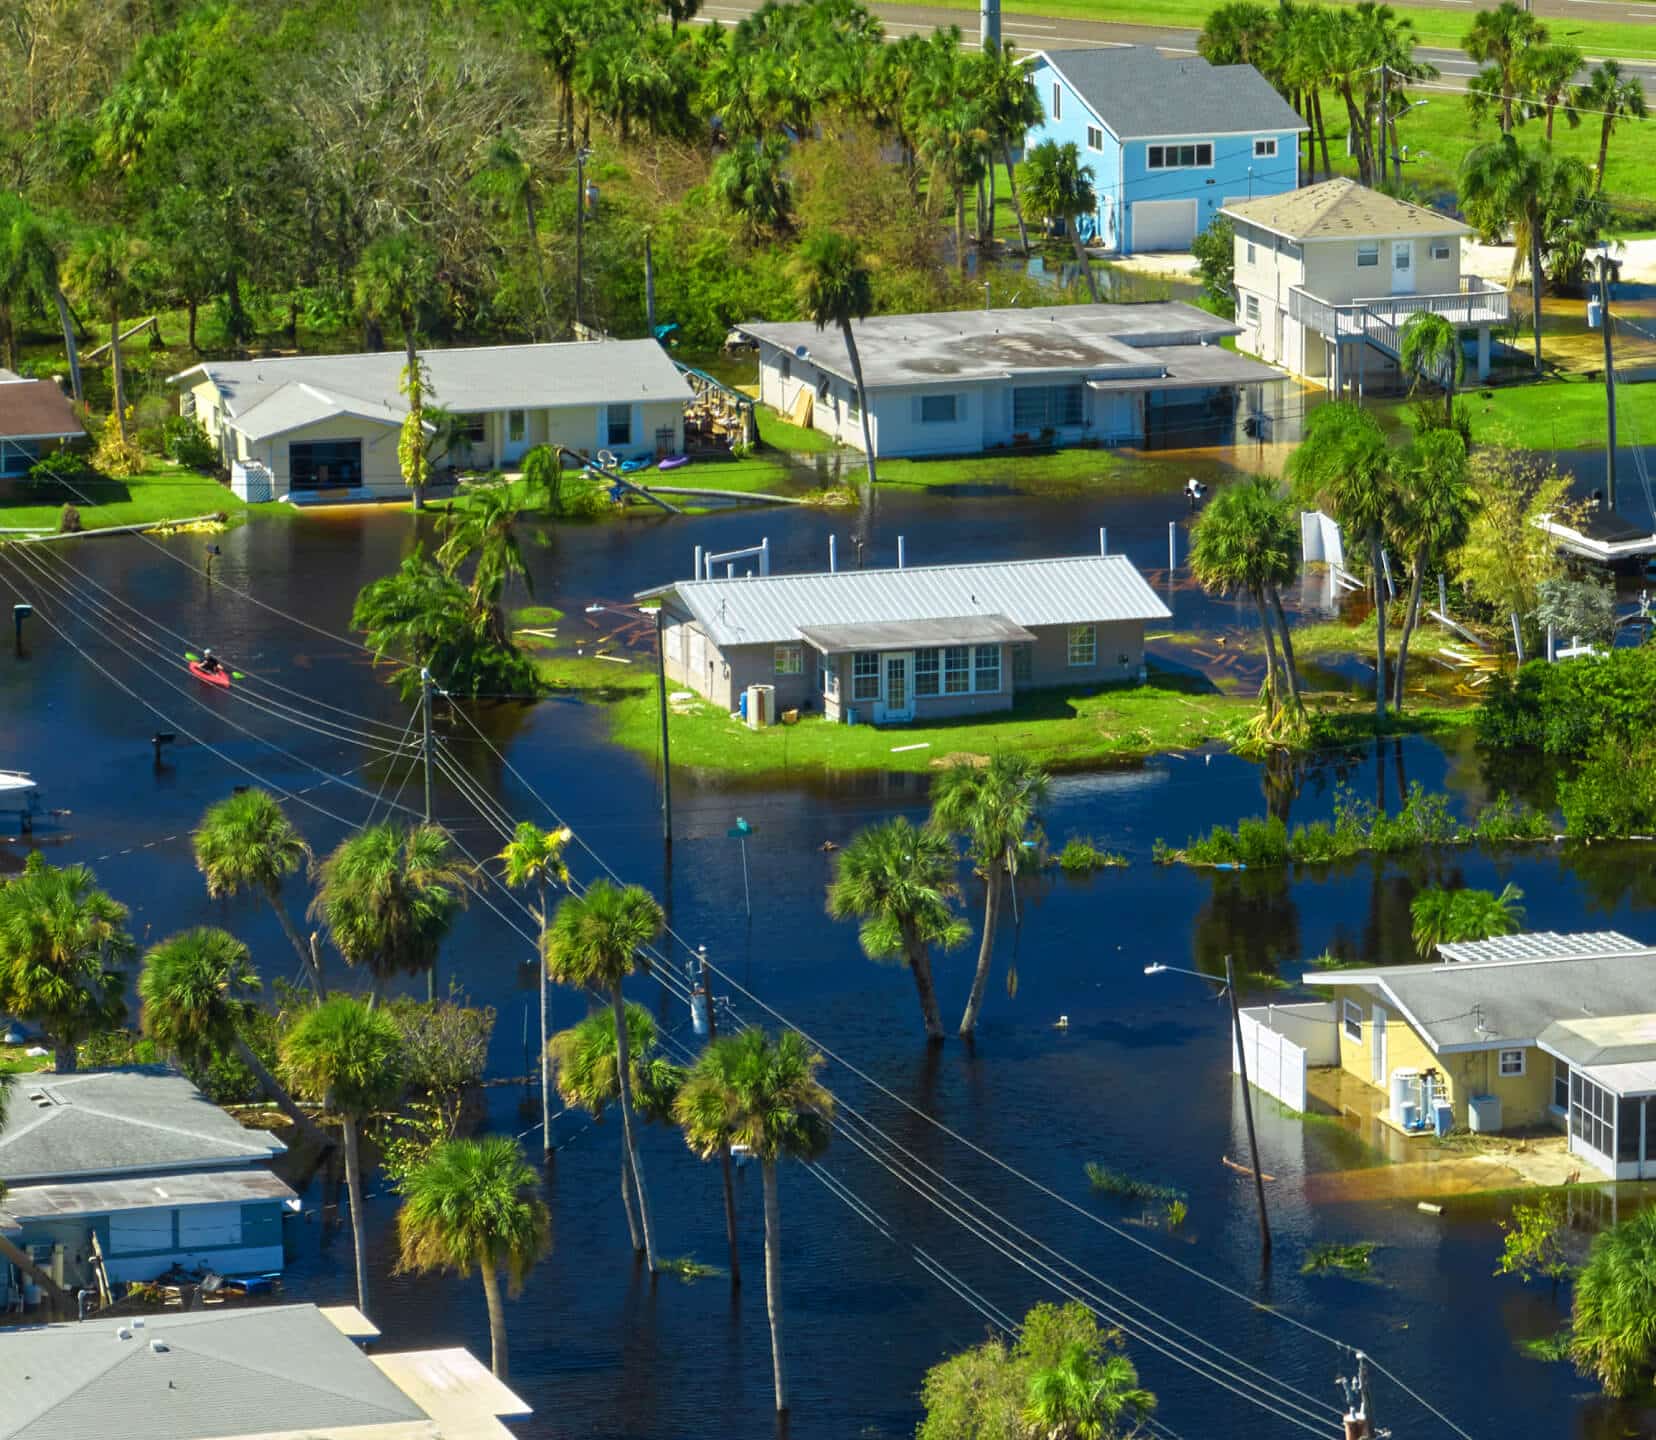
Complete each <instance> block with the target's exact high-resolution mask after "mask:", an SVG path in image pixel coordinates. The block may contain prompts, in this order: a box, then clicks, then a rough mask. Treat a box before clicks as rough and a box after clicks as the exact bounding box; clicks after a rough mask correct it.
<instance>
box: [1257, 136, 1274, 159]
mask: <svg viewBox="0 0 1656 1440" xmlns="http://www.w3.org/2000/svg"><path fill="white" fill-rule="evenodd" d="M1276 147H1277V142H1276V138H1275V137H1274V136H1273V137H1272V138H1271V139H1269V140H1255V141H1254V159H1255V160H1269V159H1271V158H1272V157H1274V156H1275V155H1276V153H1277V149H1276Z"/></svg>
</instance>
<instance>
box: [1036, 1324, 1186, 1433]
mask: <svg viewBox="0 0 1656 1440" xmlns="http://www.w3.org/2000/svg"><path fill="white" fill-rule="evenodd" d="M1138 1380H1139V1377H1138V1368H1137V1367H1136V1366H1135V1365H1134V1364H1133V1362H1132V1361H1131V1360H1129V1359H1128V1358H1127V1357H1126V1355H1124V1354H1122V1353H1121V1352H1120V1351H1119V1350H1117V1351H1111V1352H1109V1353H1107V1354H1104V1355H1102V1356H1100V1355H1099V1354H1098V1353H1097V1351H1096V1350H1094V1349H1092V1348H1090V1347H1089V1346H1087V1345H1085V1344H1083V1343H1081V1342H1079V1341H1077V1342H1076V1343H1074V1344H1072V1345H1071V1346H1070V1347H1069V1348H1068V1349H1067V1350H1065V1351H1064V1353H1063V1354H1062V1355H1061V1356H1060V1357H1059V1358H1058V1360H1057V1362H1056V1363H1055V1364H1053V1365H1049V1366H1046V1367H1044V1368H1042V1369H1040V1370H1037V1371H1036V1372H1035V1373H1034V1374H1033V1375H1031V1376H1030V1377H1029V1403H1028V1404H1027V1405H1026V1406H1025V1408H1024V1417H1025V1419H1026V1420H1027V1421H1028V1422H1029V1424H1030V1426H1031V1427H1032V1428H1033V1429H1034V1431H1035V1433H1036V1434H1038V1435H1041V1436H1044V1437H1045V1440H1112V1437H1114V1436H1117V1435H1120V1434H1122V1433H1123V1432H1122V1430H1121V1428H1120V1425H1121V1422H1122V1421H1123V1420H1131V1421H1136V1420H1137V1419H1138V1418H1139V1417H1140V1416H1142V1415H1144V1414H1145V1413H1146V1412H1148V1411H1149V1410H1151V1409H1153V1408H1154V1406H1155V1403H1156V1397H1155V1396H1154V1395H1152V1394H1151V1393H1150V1391H1148V1390H1146V1389H1144V1388H1143V1387H1142V1386H1141V1385H1140V1384H1139V1383H1138ZM1137 1429H1138V1427H1137V1425H1136V1424H1135V1425H1134V1428H1133V1431H1132V1432H1130V1433H1135V1434H1136V1433H1137Z"/></svg>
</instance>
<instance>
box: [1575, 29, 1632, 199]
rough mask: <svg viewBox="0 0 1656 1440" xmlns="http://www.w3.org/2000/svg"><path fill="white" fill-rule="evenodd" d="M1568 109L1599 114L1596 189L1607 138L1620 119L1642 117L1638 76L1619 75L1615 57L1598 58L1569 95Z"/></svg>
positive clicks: (1606, 155) (1600, 182) (1601, 182)
mask: <svg viewBox="0 0 1656 1440" xmlns="http://www.w3.org/2000/svg"><path fill="white" fill-rule="evenodd" d="M1570 105H1571V107H1572V108H1576V107H1579V108H1580V109H1581V110H1582V111H1583V112H1585V113H1588V114H1591V113H1594V112H1597V114H1598V117H1599V150H1598V181H1597V185H1596V188H1597V189H1599V190H1602V189H1604V167H1605V165H1606V163H1607V162H1608V161H1609V158H1610V137H1611V136H1612V135H1613V134H1615V132H1616V125H1617V123H1618V122H1619V121H1622V120H1643V119H1644V118H1645V113H1646V111H1645V94H1644V86H1643V85H1641V84H1640V83H1639V80H1638V77H1636V76H1633V75H1629V76H1628V77H1627V78H1626V79H1623V78H1622V73H1621V65H1620V64H1619V63H1618V62H1617V61H1615V60H1601V61H1600V62H1599V63H1598V64H1597V65H1595V66H1594V67H1593V73H1592V74H1591V75H1589V76H1588V77H1587V83H1586V84H1585V85H1581V86H1578V87H1577V88H1576V91H1575V93H1574V94H1573V95H1572V96H1571V97H1570Z"/></svg>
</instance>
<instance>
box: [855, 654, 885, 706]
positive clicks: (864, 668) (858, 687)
mask: <svg viewBox="0 0 1656 1440" xmlns="http://www.w3.org/2000/svg"><path fill="white" fill-rule="evenodd" d="M851 698H852V699H853V700H878V699H879V698H880V657H879V656H878V655H876V654H875V653H874V652H873V651H872V650H859V651H858V652H857V653H856V654H855V655H853V656H852V657H851Z"/></svg>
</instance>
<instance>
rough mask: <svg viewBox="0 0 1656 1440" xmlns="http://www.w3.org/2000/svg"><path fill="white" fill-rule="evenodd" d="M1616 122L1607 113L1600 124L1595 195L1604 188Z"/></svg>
mask: <svg viewBox="0 0 1656 1440" xmlns="http://www.w3.org/2000/svg"><path fill="white" fill-rule="evenodd" d="M1614 123H1615V122H1614V121H1613V120H1612V119H1611V118H1610V117H1609V116H1608V115H1606V116H1605V117H1604V119H1603V120H1602V121H1601V122H1600V124H1599V161H1598V183H1597V184H1596V185H1594V186H1593V193H1594V194H1595V195H1596V194H1597V193H1598V192H1599V191H1600V190H1602V189H1604V167H1605V165H1606V164H1608V163H1609V160H1610V127H1611V126H1612V125H1613V124H1614Z"/></svg>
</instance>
